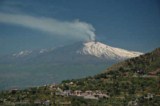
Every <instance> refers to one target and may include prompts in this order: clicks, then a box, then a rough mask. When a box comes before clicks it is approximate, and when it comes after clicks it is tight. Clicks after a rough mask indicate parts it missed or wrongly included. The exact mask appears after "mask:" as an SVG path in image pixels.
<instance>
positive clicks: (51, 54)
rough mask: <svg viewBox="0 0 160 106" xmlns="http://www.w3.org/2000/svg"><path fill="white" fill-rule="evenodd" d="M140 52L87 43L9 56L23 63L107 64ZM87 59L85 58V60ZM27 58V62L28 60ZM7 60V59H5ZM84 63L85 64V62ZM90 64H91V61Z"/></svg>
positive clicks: (97, 43) (98, 43) (27, 51)
mask: <svg viewBox="0 0 160 106" xmlns="http://www.w3.org/2000/svg"><path fill="white" fill-rule="evenodd" d="M142 54H143V53H140V52H133V51H128V50H124V49H120V48H115V47H111V46H108V45H106V44H103V43H101V42H93V41H92V42H86V43H82V42H79V43H75V44H73V45H68V46H63V47H58V48H55V49H41V50H36V51H31V50H25V51H20V52H19V53H16V54H13V55H12V56H9V57H8V59H9V58H12V59H15V60H16V59H19V58H20V60H21V61H23V62H27V63H28V62H29V60H28V58H30V57H31V58H30V59H31V60H32V59H34V62H35V60H37V61H40V59H43V61H42V62H49V61H50V59H52V62H53V63H54V61H55V62H58V61H59V62H62V63H63V62H64V61H65V62H66V61H67V63H68V62H75V60H76V62H81V61H80V60H84V61H88V59H91V60H92V59H95V62H96V61H97V60H98V61H99V60H100V61H101V60H104V61H107V62H110V61H121V60H125V59H128V58H132V57H137V56H139V55H142ZM84 57H85V58H84ZM26 58H27V60H26ZM5 60H7V58H5ZM84 61H83V62H84ZM89 62H91V61H90V60H89Z"/></svg>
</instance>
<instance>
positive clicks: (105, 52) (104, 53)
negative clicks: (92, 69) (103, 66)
mask: <svg viewBox="0 0 160 106" xmlns="http://www.w3.org/2000/svg"><path fill="white" fill-rule="evenodd" d="M83 45H84V46H83V48H81V50H78V51H77V53H80V54H83V55H92V56H96V57H100V58H106V59H111V60H115V59H116V60H117V59H118V60H122V59H127V58H132V57H137V56H139V55H141V54H143V53H140V52H134V51H128V50H124V49H120V48H115V47H111V46H108V45H106V44H103V43H101V42H94V41H92V42H86V43H83Z"/></svg>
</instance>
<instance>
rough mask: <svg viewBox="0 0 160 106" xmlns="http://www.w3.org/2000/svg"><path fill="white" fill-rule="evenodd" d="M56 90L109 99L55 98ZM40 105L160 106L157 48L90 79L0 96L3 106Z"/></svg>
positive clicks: (12, 91) (159, 56)
mask: <svg viewBox="0 0 160 106" xmlns="http://www.w3.org/2000/svg"><path fill="white" fill-rule="evenodd" d="M57 88H60V89H62V90H71V91H75V90H81V91H86V90H90V91H96V90H100V91H101V92H103V93H105V94H108V95H109V98H101V99H97V100H94V99H84V98H82V97H78V96H60V95H56V92H57ZM47 101H49V102H47ZM39 102H43V103H41V105H42V106H43V105H51V106H62V105H64V106H140V105H141V106H160V48H158V49H156V50H154V51H153V52H151V53H147V54H145V55H142V56H139V57H136V58H132V59H129V60H126V61H124V62H121V63H118V64H115V65H113V66H112V67H110V68H108V69H107V70H106V71H104V72H103V73H101V74H98V75H95V76H93V77H87V78H83V79H76V80H74V79H73V80H65V81H63V82H62V83H61V84H59V85H56V88H55V89H50V85H47V86H43V87H35V88H29V89H25V90H11V91H2V92H1V93H0V105H2V106H9V105H16V106H36V105H38V106H39V104H38V103H39ZM47 103H49V104H47Z"/></svg>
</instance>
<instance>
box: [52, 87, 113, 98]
mask: <svg viewBox="0 0 160 106" xmlns="http://www.w3.org/2000/svg"><path fill="white" fill-rule="evenodd" d="M50 90H55V91H56V92H55V95H56V96H76V97H83V98H84V99H96V100H98V99H103V98H105V99H108V98H109V97H110V96H109V94H108V93H102V91H100V90H96V91H92V90H86V91H81V90H74V91H72V90H62V89H61V88H59V87H57V86H56V85H54V84H53V85H51V86H50ZM52 95H53V94H52Z"/></svg>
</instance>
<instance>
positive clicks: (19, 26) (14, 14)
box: [0, 0, 160, 54]
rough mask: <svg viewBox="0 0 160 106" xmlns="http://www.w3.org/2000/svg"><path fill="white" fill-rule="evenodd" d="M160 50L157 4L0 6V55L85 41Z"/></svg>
mask: <svg viewBox="0 0 160 106" xmlns="http://www.w3.org/2000/svg"><path fill="white" fill-rule="evenodd" d="M90 39H91V40H94V39H96V40H97V41H101V42H103V43H105V44H108V45H111V46H115V47H120V48H124V49H128V50H135V51H141V52H148V51H151V50H153V49H155V48H156V47H160V1H159V0H0V54H5V53H10V52H12V53H14V52H17V51H20V50H26V49H29V50H30V49H39V48H51V47H55V46H61V45H67V44H70V43H74V42H78V41H86V40H90Z"/></svg>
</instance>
